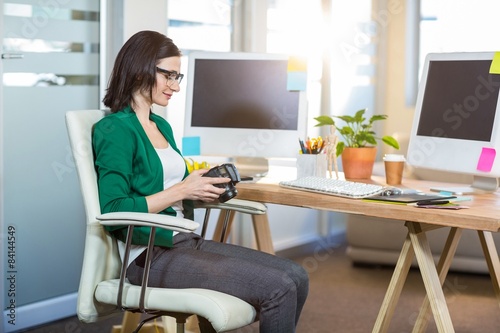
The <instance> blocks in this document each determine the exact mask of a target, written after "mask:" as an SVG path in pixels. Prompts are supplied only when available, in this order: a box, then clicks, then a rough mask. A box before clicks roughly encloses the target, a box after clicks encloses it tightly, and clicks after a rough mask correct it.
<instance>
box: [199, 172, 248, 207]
mask: <svg viewBox="0 0 500 333" xmlns="http://www.w3.org/2000/svg"><path fill="white" fill-rule="evenodd" d="M203 177H221V178H225V177H227V178H230V179H231V180H230V181H229V182H228V183H223V184H214V186H215V187H219V188H223V189H225V190H226V191H225V192H224V193H222V194H221V195H220V196H219V202H226V201H228V200H229V199H232V198H234V197H235V196H236V195H237V194H238V190H236V187H235V186H234V185H236V183H238V182H240V181H241V178H240V174H239V173H238V169H236V167H235V166H234V165H233V164H231V163H225V164H221V165H218V166H216V167H213V168H212V169H210V170H208V172H207V173H205V174H204V175H203Z"/></svg>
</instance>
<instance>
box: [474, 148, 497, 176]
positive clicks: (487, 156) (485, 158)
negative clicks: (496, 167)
mask: <svg viewBox="0 0 500 333" xmlns="http://www.w3.org/2000/svg"><path fill="white" fill-rule="evenodd" d="M496 154H497V152H496V151H495V149H494V148H483V149H482V150H481V155H480V156H479V161H477V170H479V171H485V172H490V171H491V168H492V167H493V162H495V156H496Z"/></svg>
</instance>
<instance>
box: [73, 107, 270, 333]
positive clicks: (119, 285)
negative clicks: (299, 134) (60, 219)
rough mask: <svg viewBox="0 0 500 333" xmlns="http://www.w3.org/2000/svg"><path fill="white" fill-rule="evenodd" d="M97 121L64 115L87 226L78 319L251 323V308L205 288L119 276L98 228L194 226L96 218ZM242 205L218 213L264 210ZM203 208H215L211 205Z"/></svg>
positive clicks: (90, 115) (117, 216) (217, 325)
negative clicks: (120, 316) (125, 314)
mask: <svg viewBox="0 0 500 333" xmlns="http://www.w3.org/2000/svg"><path fill="white" fill-rule="evenodd" d="M103 116H104V111H101V110H82V111H68V112H67V113H66V125H67V129H68V134H69V139H70V144H71V149H72V151H73V156H74V159H75V165H76V169H77V171H78V176H79V180H80V187H81V192H82V196H83V201H84V206H85V213H86V224H87V229H86V239H85V250H84V258H83V266H82V273H81V280H80V287H79V290H78V302H77V314H78V317H79V319H80V320H81V321H82V322H87V323H89V322H95V321H97V320H98V319H100V318H102V317H107V316H109V315H112V314H114V313H117V312H120V311H129V312H133V313H138V312H139V313H150V314H152V317H151V318H156V317H158V316H172V317H175V318H176V320H177V332H184V323H185V319H186V318H187V317H189V316H191V315H197V316H201V317H204V318H206V319H207V320H208V321H209V322H210V323H211V325H212V326H213V328H214V330H215V331H216V332H224V331H228V330H233V329H237V328H240V327H243V326H246V325H248V324H251V323H252V322H254V321H255V319H256V311H255V309H254V308H253V307H252V306H251V305H250V304H248V303H246V302H244V301H242V300H240V299H238V298H236V297H234V296H231V295H227V294H224V293H220V292H217V291H213V290H207V289H195V288H193V289H166V288H150V287H146V284H147V278H148V274H147V273H146V274H145V276H144V281H143V285H142V286H136V285H133V284H130V283H129V282H128V281H127V279H126V278H125V276H124V274H125V271H126V269H125V268H122V267H121V266H122V264H121V260H120V256H119V254H118V249H117V244H116V241H115V239H114V238H112V237H111V236H110V235H109V234H108V233H107V232H106V231H105V230H104V228H103V225H128V226H129V232H130V231H131V230H132V229H133V226H150V227H152V228H153V230H154V228H166V229H170V230H175V231H181V232H193V231H194V230H196V229H197V228H198V226H199V224H198V223H196V222H194V221H191V220H188V219H182V218H176V217H171V216H166V215H161V214H147V213H131V212H123V213H109V214H102V215H101V214H100V207H99V199H98V191H97V177H96V172H95V168H94V161H93V152H92V143H91V132H92V127H93V125H94V124H95V123H96V122H97V121H98V120H100V119H101V118H103ZM247 203H248V205H245V201H243V200H239V201H238V202H236V205H234V206H235V207H231V203H230V202H229V201H228V202H226V203H225V205H224V206H223V207H222V208H223V209H224V210H227V209H233V208H234V209H236V210H237V211H241V212H244V213H250V214H264V213H265V206H264V205H260V204H257V203H251V202H247ZM207 206H210V207H209V208H220V207H218V206H217V205H207ZM151 235H154V232H151ZM151 241H152V240H151V239H150V242H151ZM146 260H147V261H148V260H149V258H147V259H146ZM146 272H147V270H146ZM146 321H147V320H144V321H143V322H141V323H140V324H139V326H138V327H137V329H136V331H134V332H137V331H138V330H139V329H140V327H141V326H142V325H143V324H144V323H145V322H146Z"/></svg>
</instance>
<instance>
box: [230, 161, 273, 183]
mask: <svg viewBox="0 0 500 333" xmlns="http://www.w3.org/2000/svg"><path fill="white" fill-rule="evenodd" d="M233 163H234V165H235V166H236V168H237V169H238V172H239V174H240V176H242V177H243V176H249V177H256V178H260V177H264V176H266V175H267V173H268V171H269V162H268V160H267V159H266V158H264V157H234V158H233Z"/></svg>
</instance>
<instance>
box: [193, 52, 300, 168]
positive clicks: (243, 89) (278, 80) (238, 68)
mask: <svg viewBox="0 0 500 333" xmlns="http://www.w3.org/2000/svg"><path fill="white" fill-rule="evenodd" d="M287 66H288V58H287V57H286V56H282V55H273V54H258V53H238V52H236V53H232V52H194V53H191V54H189V62H188V72H187V91H186V98H187V100H186V118H185V122H184V136H188V137H193V136H195V137H200V149H201V155H208V156H210V155H215V156H228V157H264V158H272V157H295V156H296V155H297V153H298V150H299V144H298V138H299V137H304V136H305V131H306V125H307V124H306V122H307V103H306V100H305V92H303V91H300V92H299V91H289V90H287V79H288V78H287V75H288V72H287V68H288V67H287Z"/></svg>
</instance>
